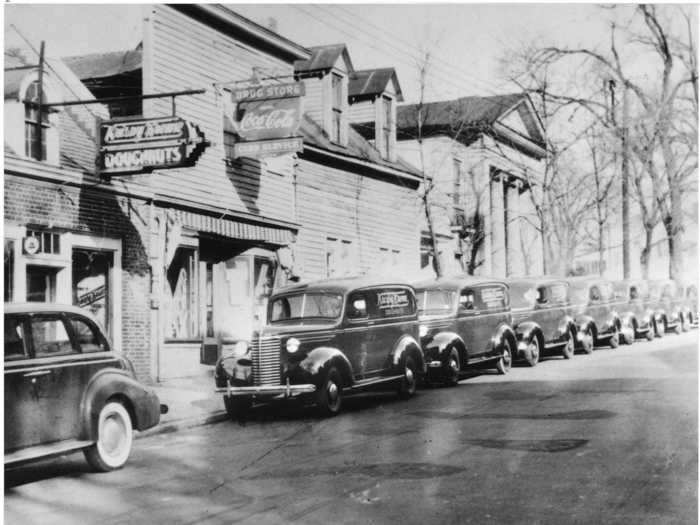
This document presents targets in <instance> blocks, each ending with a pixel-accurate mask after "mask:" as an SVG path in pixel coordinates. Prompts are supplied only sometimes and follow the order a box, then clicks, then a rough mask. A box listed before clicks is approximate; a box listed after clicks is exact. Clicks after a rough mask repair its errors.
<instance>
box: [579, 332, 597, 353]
mask: <svg viewBox="0 0 700 525" xmlns="http://www.w3.org/2000/svg"><path fill="white" fill-rule="evenodd" d="M594 347H595V341H594V338H593V332H592V330H591V327H590V326H588V327H586V328H584V330H583V332H582V334H581V350H583V353H584V354H592V353H593V348H594Z"/></svg>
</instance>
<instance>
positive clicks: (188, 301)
mask: <svg viewBox="0 0 700 525" xmlns="http://www.w3.org/2000/svg"><path fill="white" fill-rule="evenodd" d="M194 261H195V254H194V250H183V249H181V248H180V249H178V251H177V254H176V255H175V258H174V259H173V262H172V264H171V265H170V268H168V272H167V274H168V285H169V289H168V291H169V292H170V294H171V297H170V310H169V323H168V332H167V337H170V338H174V339H190V338H196V337H198V335H199V330H198V326H197V315H196V312H197V289H196V286H195V283H196V278H195V275H194V273H195V271H194V270H195V268H194Z"/></svg>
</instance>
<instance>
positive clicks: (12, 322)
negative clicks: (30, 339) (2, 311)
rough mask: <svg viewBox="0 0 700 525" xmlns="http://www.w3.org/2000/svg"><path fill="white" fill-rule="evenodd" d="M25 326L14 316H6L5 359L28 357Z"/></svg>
mask: <svg viewBox="0 0 700 525" xmlns="http://www.w3.org/2000/svg"><path fill="white" fill-rule="evenodd" d="M24 341H25V339H24V325H23V324H22V320H21V319H18V318H16V317H13V316H9V315H6V316H5V359H21V358H23V357H26V355H27V352H26V345H25V344H24Z"/></svg>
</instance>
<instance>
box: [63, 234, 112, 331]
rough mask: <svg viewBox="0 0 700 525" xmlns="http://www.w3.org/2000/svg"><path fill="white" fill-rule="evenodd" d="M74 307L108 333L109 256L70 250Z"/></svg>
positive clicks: (110, 257)
mask: <svg viewBox="0 0 700 525" xmlns="http://www.w3.org/2000/svg"><path fill="white" fill-rule="evenodd" d="M72 260H73V304H74V305H77V306H80V307H81V308H85V309H86V310H88V311H89V312H90V313H91V314H92V315H93V316H94V317H95V318H96V319H97V320H98V321H99V322H100V324H101V325H102V326H103V327H104V328H105V330H106V331H107V333H111V326H110V325H111V323H110V319H111V315H110V313H111V311H110V304H111V302H110V299H111V290H110V286H109V276H110V270H111V268H112V265H113V255H112V252H105V251H99V250H87V249H78V248H76V249H74V250H73V256H72Z"/></svg>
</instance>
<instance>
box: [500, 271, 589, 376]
mask: <svg viewBox="0 0 700 525" xmlns="http://www.w3.org/2000/svg"><path fill="white" fill-rule="evenodd" d="M508 286H509V289H510V305H511V313H512V315H513V329H514V330H515V334H516V337H517V338H518V350H517V352H518V353H517V357H518V358H522V359H524V360H525V361H526V362H527V364H528V365H530V366H535V365H536V364H537V362H538V361H539V359H540V356H541V355H544V354H545V353H560V354H561V355H562V356H564V358H566V359H571V358H572V357H573V355H574V350H575V346H576V323H575V322H574V319H573V317H571V315H570V314H571V312H570V311H569V285H568V283H567V282H566V281H564V280H562V279H556V278H547V277H542V278H530V279H511V280H509V281H508Z"/></svg>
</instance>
